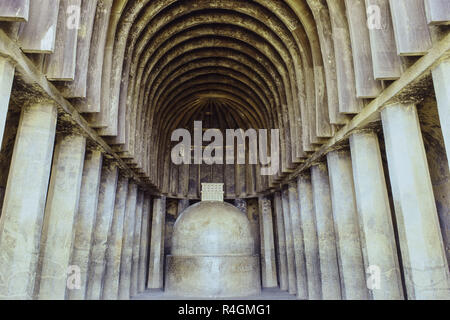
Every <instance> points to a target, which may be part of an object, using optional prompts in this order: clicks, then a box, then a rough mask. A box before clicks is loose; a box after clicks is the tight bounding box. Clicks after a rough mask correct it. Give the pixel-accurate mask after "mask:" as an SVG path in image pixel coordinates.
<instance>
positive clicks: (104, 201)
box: [86, 165, 119, 300]
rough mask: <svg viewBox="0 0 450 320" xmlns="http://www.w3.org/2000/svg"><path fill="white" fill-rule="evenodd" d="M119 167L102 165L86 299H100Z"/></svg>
mask: <svg viewBox="0 0 450 320" xmlns="http://www.w3.org/2000/svg"><path fill="white" fill-rule="evenodd" d="M118 177H119V169H118V167H117V166H116V165H109V166H103V170H102V175H101V181H100V192H99V197H98V207H97V216H96V219H95V225H94V232H93V235H92V249H91V253H90V258H89V272H88V282H87V291H86V299H87V300H100V299H101V296H102V279H103V275H104V272H105V262H106V244H107V242H108V232H109V231H110V230H111V224H112V220H113V214H114V203H115V199H116V191H117V180H118Z"/></svg>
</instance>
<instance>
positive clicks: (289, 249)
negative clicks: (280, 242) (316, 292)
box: [281, 187, 297, 294]
mask: <svg viewBox="0 0 450 320" xmlns="http://www.w3.org/2000/svg"><path fill="white" fill-rule="evenodd" d="M281 199H282V204H283V221H284V234H285V239H286V260H287V269H288V292H289V293H290V294H296V293H297V279H296V275H295V253H294V237H293V234H292V224H291V214H290V207H289V189H288V188H287V187H284V188H283V190H282V193H281Z"/></svg>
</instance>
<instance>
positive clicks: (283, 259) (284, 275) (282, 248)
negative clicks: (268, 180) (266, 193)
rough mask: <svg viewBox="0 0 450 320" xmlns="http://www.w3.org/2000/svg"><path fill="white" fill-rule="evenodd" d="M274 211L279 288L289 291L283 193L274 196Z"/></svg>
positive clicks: (276, 193)
mask: <svg viewBox="0 0 450 320" xmlns="http://www.w3.org/2000/svg"><path fill="white" fill-rule="evenodd" d="M274 205H275V206H274V210H275V218H276V225H277V241H276V244H277V249H278V259H277V262H278V277H279V280H278V281H279V286H280V289H281V290H283V291H287V290H288V270H287V256H286V236H285V233H284V217H283V203H282V199H281V193H280V192H275V195H274Z"/></svg>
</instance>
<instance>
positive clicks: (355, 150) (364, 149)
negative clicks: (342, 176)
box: [350, 131, 403, 300]
mask: <svg viewBox="0 0 450 320" xmlns="http://www.w3.org/2000/svg"><path fill="white" fill-rule="evenodd" d="M350 148H351V155H352V164H353V166H352V167H353V179H354V182H355V195H356V205H357V210H358V218H359V221H360V225H361V239H365V241H364V243H365V246H364V249H365V257H366V260H367V263H366V264H367V265H366V272H367V275H368V278H367V281H368V283H367V284H368V289H369V292H370V293H371V295H372V297H373V299H375V300H394V299H403V288H402V283H401V277H400V269H399V262H398V256H397V248H396V243H395V237H394V227H393V223H392V216H391V209H390V206H389V198H388V192H387V188H386V181H385V176H384V172H383V171H384V170H383V163H382V160H381V153H380V146H379V143H378V137H377V135H376V134H375V133H374V132H372V131H370V132H360V133H355V134H353V135H351V136H350Z"/></svg>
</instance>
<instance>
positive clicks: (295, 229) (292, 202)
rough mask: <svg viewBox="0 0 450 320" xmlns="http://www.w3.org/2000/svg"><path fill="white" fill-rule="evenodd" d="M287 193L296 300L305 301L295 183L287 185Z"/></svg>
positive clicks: (303, 252) (299, 218) (302, 256)
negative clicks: (292, 244) (292, 245)
mask: <svg viewBox="0 0 450 320" xmlns="http://www.w3.org/2000/svg"><path fill="white" fill-rule="evenodd" d="M288 192H289V214H290V217H291V223H292V241H293V243H294V258H295V275H296V286H297V298H298V299H301V300H307V299H308V282H307V272H306V259H305V245H304V241H303V229H302V224H301V212H300V210H299V201H298V190H297V183H296V182H291V183H290V184H289V186H288Z"/></svg>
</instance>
